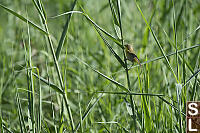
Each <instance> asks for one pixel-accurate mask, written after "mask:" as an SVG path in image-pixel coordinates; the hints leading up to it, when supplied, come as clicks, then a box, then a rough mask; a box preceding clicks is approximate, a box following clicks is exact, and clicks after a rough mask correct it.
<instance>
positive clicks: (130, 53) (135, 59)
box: [124, 44, 141, 67]
mask: <svg viewBox="0 0 200 133" xmlns="http://www.w3.org/2000/svg"><path fill="white" fill-rule="evenodd" d="M124 46H125V51H126V59H127V60H129V61H131V62H132V63H134V62H137V63H138V64H139V65H140V67H141V64H140V60H139V59H138V57H137V55H136V54H134V51H133V47H132V46H131V45H130V44H127V45H124Z"/></svg>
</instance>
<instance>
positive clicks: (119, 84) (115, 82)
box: [75, 57, 128, 92]
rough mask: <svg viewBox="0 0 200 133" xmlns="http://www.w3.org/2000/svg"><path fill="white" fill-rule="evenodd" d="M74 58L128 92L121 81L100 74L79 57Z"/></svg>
mask: <svg viewBox="0 0 200 133" xmlns="http://www.w3.org/2000/svg"><path fill="white" fill-rule="evenodd" d="M75 58H76V59H78V60H79V61H80V62H82V63H83V64H84V65H86V66H87V67H89V68H91V69H92V70H93V71H94V72H96V73H97V74H99V75H100V76H102V77H104V78H105V79H107V80H109V81H110V82H112V83H114V84H115V85H117V86H118V87H120V88H121V89H123V90H124V91H126V92H128V89H127V88H126V87H125V86H123V85H122V84H121V83H119V82H117V81H115V80H113V79H111V78H109V77H108V76H106V75H104V74H102V73H101V72H99V71H97V70H96V69H94V68H93V67H91V66H90V65H88V64H87V63H86V62H84V61H83V60H81V59H79V58H78V57H75Z"/></svg>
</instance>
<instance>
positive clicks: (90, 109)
mask: <svg viewBox="0 0 200 133" xmlns="http://www.w3.org/2000/svg"><path fill="white" fill-rule="evenodd" d="M102 96H103V94H101V95H100V96H99V97H98V98H97V99H96V101H95V102H94V103H93V104H92V105H91V106H90V107H89V108H88V109H87V110H86V111H85V113H84V114H83V117H82V121H84V120H85V118H86V117H87V116H88V115H89V113H90V112H91V111H92V109H93V108H94V107H95V105H96V104H97V102H98V101H99V100H100V99H101V97H102ZM79 127H80V122H79V123H78V124H77V126H76V128H75V131H74V132H77V131H78V129H79Z"/></svg>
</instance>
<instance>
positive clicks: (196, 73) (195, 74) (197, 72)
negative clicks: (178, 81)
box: [183, 69, 200, 87]
mask: <svg viewBox="0 0 200 133" xmlns="http://www.w3.org/2000/svg"><path fill="white" fill-rule="evenodd" d="M199 72H200V69H198V70H197V71H196V72H195V73H194V74H193V75H192V76H191V77H190V78H189V79H188V80H187V81H186V83H185V84H184V85H183V87H184V86H186V85H187V84H188V83H189V82H190V80H192V79H193V78H194V77H195V76H197V75H198V74H199Z"/></svg>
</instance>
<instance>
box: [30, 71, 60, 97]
mask: <svg viewBox="0 0 200 133" xmlns="http://www.w3.org/2000/svg"><path fill="white" fill-rule="evenodd" d="M33 75H34V76H35V77H36V78H38V79H39V80H41V81H42V82H43V83H45V84H46V85H49V86H50V87H51V88H52V89H54V90H55V91H56V92H58V93H60V94H63V91H62V89H61V88H59V87H58V86H57V85H55V84H54V83H51V82H50V81H48V80H46V79H44V78H43V77H41V76H39V75H37V74H36V73H34V72H33Z"/></svg>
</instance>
